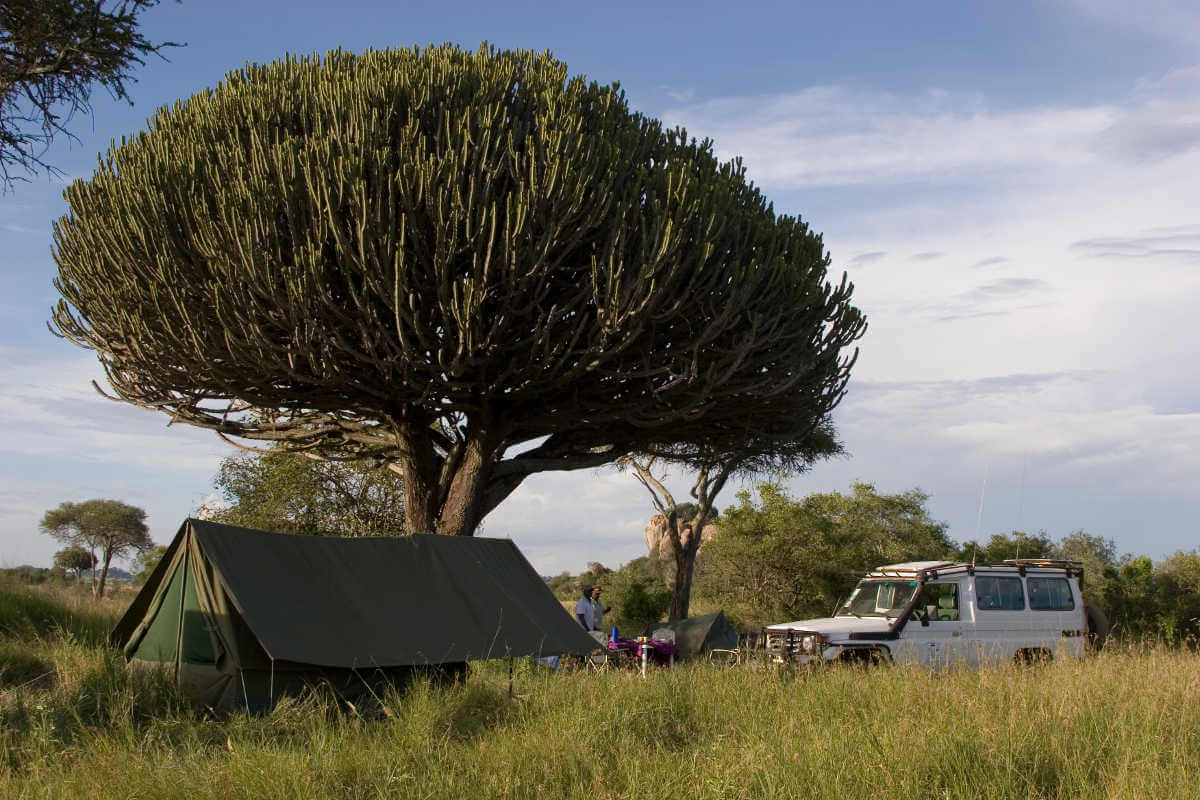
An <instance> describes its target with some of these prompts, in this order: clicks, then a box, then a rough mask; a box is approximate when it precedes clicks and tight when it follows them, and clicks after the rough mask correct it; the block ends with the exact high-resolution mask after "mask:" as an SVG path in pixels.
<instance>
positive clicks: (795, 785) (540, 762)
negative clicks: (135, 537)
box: [0, 635, 1200, 800]
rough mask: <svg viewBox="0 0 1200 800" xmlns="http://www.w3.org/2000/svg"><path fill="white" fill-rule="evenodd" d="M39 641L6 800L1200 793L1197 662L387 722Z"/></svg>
mask: <svg viewBox="0 0 1200 800" xmlns="http://www.w3.org/2000/svg"><path fill="white" fill-rule="evenodd" d="M51 638H53V637H51ZM38 641H40V642H41V644H40V645H39V646H41V647H43V648H45V649H43V650H42V651H40V652H41V653H42V654H43V657H44V658H46V659H47V660H48V661H50V662H52V663H53V667H54V669H55V671H56V678H55V680H54V681H53V682H51V683H48V684H45V685H39V684H36V683H35V684H32V685H25V686H10V687H9V688H8V689H6V690H5V691H4V694H3V695H2V698H3V699H2V701H0V713H2V714H3V718H2V720H0V744H2V745H3V752H4V759H3V762H2V764H0V796H2V797H5V798H34V797H39V798H40V797H64V798H66V797H71V798H90V797H97V798H99V797H104V798H108V797H139V798H140V797H145V798H151V797H154V798H160V797H161V798H170V797H181V798H182V797H187V798H293V797H294V798H382V797H468V798H493V797H497V798H498V797H511V798H536V797H547V798H559V797H562V798H579V797H589V798H672V800H675V799H676V798H693V797H694V798H760V797H762V798H769V797H794V796H798V797H817V798H822V797H829V798H834V797H836V798H847V797H874V796H879V795H882V794H888V795H899V796H909V797H916V798H925V797H947V798H950V797H955V798H956V797H971V798H974V797H981V798H1027V797H1034V798H1051V797H1084V798H1091V797H1095V798H1101V797H1104V798H1110V797H1130V798H1134V797H1137V798H1143V797H1172V798H1175V797H1198V796H1200V703H1197V700H1198V699H1200V669H1198V667H1200V662H1198V661H1197V659H1196V658H1195V657H1194V656H1193V655H1191V654H1189V653H1187V652H1183V651H1177V650H1168V649H1165V648H1152V649H1140V648H1129V649H1127V650H1125V651H1120V652H1118V651H1112V652H1106V653H1104V654H1102V655H1100V656H1098V657H1096V658H1093V659H1090V660H1088V661H1084V662H1062V663H1053V664H1050V665H1046V666H1035V667H1028V668H1004V669H991V670H983V671H969V670H956V671H951V672H947V673H933V674H931V673H924V672H918V671H910V670H905V669H894V668H881V669H874V670H866V671H864V670H859V669H850V668H848V669H833V670H826V671H821V672H815V673H807V672H804V673H798V674H797V673H795V672H792V671H782V672H781V671H780V670H778V669H776V668H774V667H771V666H769V665H763V664H757V665H755V664H751V665H743V666H740V667H735V668H718V667H714V666H710V665H707V664H693V665H687V666H683V667H680V668H677V669H675V670H671V671H660V672H655V673H653V674H651V675H650V676H649V677H648V678H647V679H645V680H642V679H641V678H639V677H638V676H637V675H636V674H634V673H619V672H609V673H603V674H590V673H573V674H560V673H551V672H549V671H546V670H542V669H540V668H536V667H532V666H530V665H528V664H522V665H520V667H519V669H518V672H517V675H516V679H515V684H514V685H515V692H516V696H510V695H509V693H508V686H507V673H506V670H505V669H503V668H502V667H500V666H495V665H480V667H479V668H477V669H476V670H475V672H474V673H473V675H472V677H471V678H470V679H469V680H468V681H467V682H466V684H465V685H462V686H457V687H445V688H439V687H433V686H430V685H427V684H418V685H416V686H415V687H413V688H412V689H411V690H410V691H408V692H407V693H406V694H404V695H403V696H398V695H395V694H390V695H388V696H386V697H384V698H381V699H382V704H383V707H384V708H385V709H386V711H385V712H384V713H380V714H371V715H367V716H359V715H357V714H355V713H354V712H347V711H344V710H342V709H340V708H339V706H338V704H337V702H336V701H335V700H334V699H333V698H331V697H329V696H327V695H322V694H319V693H318V694H314V695H312V696H310V697H307V698H304V699H301V700H287V701H284V702H283V703H281V704H280V705H279V707H278V708H277V709H276V710H275V711H274V712H273V713H272V714H270V715H267V716H262V717H251V716H247V715H244V714H243V715H234V716H231V717H228V718H225V719H214V718H212V717H211V716H208V715H205V714H203V713H200V712H197V711H194V710H192V709H191V708H190V707H188V706H187V705H186V703H184V701H183V700H182V699H181V698H180V697H178V695H177V694H176V693H175V692H174V690H173V689H172V687H171V686H170V682H169V681H168V680H166V679H165V676H163V675H162V674H161V673H155V672H153V671H142V670H135V671H128V670H126V669H125V668H124V667H123V665H122V663H121V661H120V659H119V658H117V657H115V656H114V655H113V654H111V653H109V652H107V651H105V650H104V649H102V648H100V647H97V646H95V645H94V644H91V643H88V642H86V641H84V640H82V639H81V638H80V637H78V636H75V635H64V636H61V637H58V638H56V639H53V640H51V639H50V638H43V639H40V640H38Z"/></svg>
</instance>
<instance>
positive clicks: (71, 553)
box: [54, 544, 96, 578]
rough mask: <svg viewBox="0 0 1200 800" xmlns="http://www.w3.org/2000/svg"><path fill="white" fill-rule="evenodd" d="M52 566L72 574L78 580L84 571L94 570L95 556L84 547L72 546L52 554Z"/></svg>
mask: <svg viewBox="0 0 1200 800" xmlns="http://www.w3.org/2000/svg"><path fill="white" fill-rule="evenodd" d="M54 566H55V567H57V568H58V569H61V570H62V571H63V572H73V573H75V577H76V578H78V577H80V576H82V575H83V571H84V570H88V569H95V568H96V556H95V555H94V554H93V553H92V552H91V551H90V550H88V549H87V548H86V547H82V546H80V545H77V544H74V545H71V546H70V547H64V548H63V549H62V550H59V551H58V552H57V553H55V554H54Z"/></svg>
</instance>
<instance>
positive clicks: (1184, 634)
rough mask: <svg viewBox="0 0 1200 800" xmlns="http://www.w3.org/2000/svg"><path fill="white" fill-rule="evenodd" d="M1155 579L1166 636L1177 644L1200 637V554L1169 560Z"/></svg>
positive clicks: (1174, 556) (1194, 552)
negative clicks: (1177, 642)
mask: <svg viewBox="0 0 1200 800" xmlns="http://www.w3.org/2000/svg"><path fill="white" fill-rule="evenodd" d="M1154 576H1155V582H1156V583H1157V584H1158V586H1157V589H1158V592H1157V593H1158V597H1159V603H1158V604H1159V608H1160V620H1161V623H1160V627H1161V629H1162V632H1163V635H1164V636H1166V637H1167V638H1168V639H1170V640H1173V641H1180V640H1183V639H1186V638H1193V639H1194V638H1196V637H1197V636H1200V550H1192V551H1190V552H1186V551H1182V550H1181V551H1179V552H1177V553H1173V554H1171V555H1169V556H1167V557H1166V558H1164V559H1163V560H1162V562H1161V563H1160V564H1158V566H1157V568H1156V569H1155V571H1154Z"/></svg>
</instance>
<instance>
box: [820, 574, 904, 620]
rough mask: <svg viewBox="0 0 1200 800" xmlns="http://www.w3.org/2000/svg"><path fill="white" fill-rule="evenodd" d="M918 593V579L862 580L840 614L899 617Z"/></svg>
mask: <svg viewBox="0 0 1200 800" xmlns="http://www.w3.org/2000/svg"><path fill="white" fill-rule="evenodd" d="M916 593H917V582H916V581H878V580H872V581H862V582H861V583H859V584H858V586H856V587H854V591H853V592H852V593H851V594H850V599H849V600H847V601H846V604H845V605H844V606H842V607H841V608H840V609H838V615H839V616H842V615H849V616H855V617H898V616H900V615H901V614H902V613H904V609H905V608H906V607H907V606H908V604H909V602H910V601H912V599H913V595H915V594H916Z"/></svg>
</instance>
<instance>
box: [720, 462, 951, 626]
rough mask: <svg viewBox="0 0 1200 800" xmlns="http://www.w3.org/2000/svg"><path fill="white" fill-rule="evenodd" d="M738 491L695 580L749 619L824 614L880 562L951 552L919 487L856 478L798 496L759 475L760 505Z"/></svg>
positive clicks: (938, 556)
mask: <svg viewBox="0 0 1200 800" xmlns="http://www.w3.org/2000/svg"><path fill="white" fill-rule="evenodd" d="M737 497H738V504H737V505H735V506H731V507H729V508H727V509H726V510H725V511H723V512H722V514H721V528H720V533H719V534H718V535H717V537H716V538H715V539H713V541H712V542H711V543H709V544H707V545H705V550H704V553H703V557H702V559H701V561H700V565H699V576H700V577H699V579H698V581H699V590H700V591H701V592H702V593H703V594H704V595H705V596H706V597H708V598H710V599H713V600H715V601H716V602H719V603H720V604H721V605H724V606H727V607H730V608H731V609H732V611H733V612H734V613H735V614H736V615H737V616H738V617H739V618H741V619H744V620H747V621H755V622H771V621H774V622H780V621H783V620H786V619H797V618H800V617H807V616H824V615H827V614H829V613H830V612H831V610H832V609H833V607H834V606H835V605H836V604H837V603H838V602H839V601H840V600H842V599H844V598H845V596H846V594H847V593H848V592H849V591H850V589H851V588H853V586H854V584H855V583H856V582H857V581H858V579H859V578H861V577H862V576H863V574H864V573H865V572H867V571H868V570H870V569H872V568H874V567H877V566H880V565H882V564H890V563H897V562H902V561H911V560H917V559H921V560H924V559H940V558H947V557H950V556H952V555H953V553H954V547H953V543H952V542H951V541H950V540H949V538H947V536H946V527H945V525H944V524H942V523H940V522H936V521H934V520H933V519H932V518H931V517H930V515H929V512H928V510H927V509H926V508H925V503H926V501H927V500H928V496H927V495H925V494H924V493H923V492H921V491H919V490H916V489H913V490H911V491H908V492H904V493H902V494H895V495H884V494H880V493H879V492H877V491H876V489H875V487H874V486H872V485H871V484H868V483H855V484H854V485H853V487H852V489H851V491H850V493H848V494H843V493H841V492H830V493H825V494H813V495H809V496H808V497H806V498H805V499H804V500H800V501H797V500H794V499H792V497H791V496H790V495H789V494H788V493H787V492H786V491H785V490H784V489H783V487H781V486H779V485H778V484H775V483H763V484H760V485H759V486H758V503H755V501H754V498H753V497H752V496H751V494H750V492H748V491H742V492H739V493H738V496H737Z"/></svg>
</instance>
